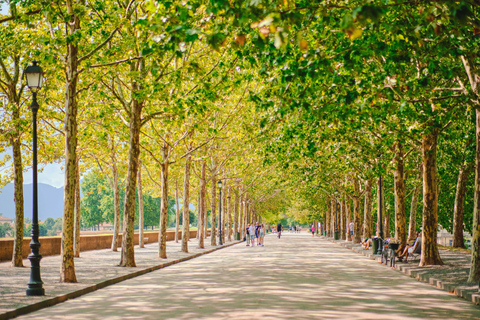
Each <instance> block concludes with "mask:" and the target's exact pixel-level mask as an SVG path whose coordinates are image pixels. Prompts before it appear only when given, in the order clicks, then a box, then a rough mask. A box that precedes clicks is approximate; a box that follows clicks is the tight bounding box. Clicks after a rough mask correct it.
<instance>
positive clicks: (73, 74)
mask: <svg viewBox="0 0 480 320" xmlns="http://www.w3.org/2000/svg"><path fill="white" fill-rule="evenodd" d="M66 6H67V17H69V21H68V22H67V23H66V29H67V33H68V37H73V36H74V35H75V34H76V32H77V31H78V30H79V29H80V20H79V18H78V16H77V15H76V13H75V11H74V5H73V3H72V1H71V0H70V1H66ZM68 37H67V38H68ZM66 49H67V53H66V70H65V78H66V79H65V80H66V81H65V124H64V128H65V129H64V130H65V182H64V196H63V223H62V245H61V250H60V256H61V261H62V265H61V269H60V282H77V277H76V275H75V264H74V257H73V256H74V254H73V241H74V234H73V222H74V211H75V189H76V182H77V179H76V178H77V177H76V161H77V83H78V72H77V67H78V44H77V43H76V42H75V41H71V42H70V41H67V48H66Z"/></svg>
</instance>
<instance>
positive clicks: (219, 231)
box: [218, 180, 223, 245]
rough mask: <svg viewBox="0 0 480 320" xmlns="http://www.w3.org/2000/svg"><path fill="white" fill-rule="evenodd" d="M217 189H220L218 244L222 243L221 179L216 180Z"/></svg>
mask: <svg viewBox="0 0 480 320" xmlns="http://www.w3.org/2000/svg"><path fill="white" fill-rule="evenodd" d="M218 190H219V191H220V199H219V207H218V244H219V245H223V240H222V180H218Z"/></svg>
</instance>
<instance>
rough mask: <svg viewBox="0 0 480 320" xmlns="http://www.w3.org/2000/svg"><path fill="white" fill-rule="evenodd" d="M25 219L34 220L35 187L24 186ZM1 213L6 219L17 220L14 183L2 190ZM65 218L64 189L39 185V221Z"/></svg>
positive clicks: (0, 199)
mask: <svg viewBox="0 0 480 320" xmlns="http://www.w3.org/2000/svg"><path fill="white" fill-rule="evenodd" d="M23 197H24V199H23V200H24V206H25V213H24V215H25V218H30V219H31V218H32V211H33V209H32V207H33V200H32V199H33V185H32V184H25V185H23ZM0 213H2V214H3V216H4V217H9V218H12V219H14V218H15V202H14V200H13V183H9V184H7V185H6V186H5V187H3V188H0ZM62 216H63V187H61V188H55V187H52V186H51V185H48V184H44V183H39V184H38V219H39V220H40V221H45V219H47V218H48V217H52V218H54V219H56V218H58V217H62Z"/></svg>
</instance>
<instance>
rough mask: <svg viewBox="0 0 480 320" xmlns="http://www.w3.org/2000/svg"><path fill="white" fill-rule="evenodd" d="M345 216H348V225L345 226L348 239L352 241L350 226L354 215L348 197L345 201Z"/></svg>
mask: <svg viewBox="0 0 480 320" xmlns="http://www.w3.org/2000/svg"><path fill="white" fill-rule="evenodd" d="M345 216H346V221H345V223H346V226H345V229H346V230H345V231H346V232H347V241H352V240H353V239H352V235H351V234H350V229H348V230H347V228H349V225H350V222H352V215H351V213H350V200H349V199H348V197H347V200H346V201H345Z"/></svg>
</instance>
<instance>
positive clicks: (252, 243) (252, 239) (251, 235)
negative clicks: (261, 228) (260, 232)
mask: <svg viewBox="0 0 480 320" xmlns="http://www.w3.org/2000/svg"><path fill="white" fill-rule="evenodd" d="M248 232H249V233H250V242H251V245H252V247H253V246H255V226H254V225H253V224H252V225H251V226H250V228H249V229H248Z"/></svg>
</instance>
